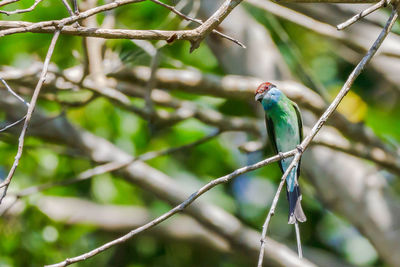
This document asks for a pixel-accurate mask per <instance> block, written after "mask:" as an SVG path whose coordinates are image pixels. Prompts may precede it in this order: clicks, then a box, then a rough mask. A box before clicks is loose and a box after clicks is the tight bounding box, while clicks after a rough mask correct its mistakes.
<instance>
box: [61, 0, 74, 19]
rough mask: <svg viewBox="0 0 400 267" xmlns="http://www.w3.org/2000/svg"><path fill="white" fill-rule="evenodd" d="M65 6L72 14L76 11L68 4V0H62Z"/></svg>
mask: <svg viewBox="0 0 400 267" xmlns="http://www.w3.org/2000/svg"><path fill="white" fill-rule="evenodd" d="M61 1H62V2H63V4H64V6H65V8H66V9H67V11H68V13H69V15H70V16H73V15H74V11H72V8H71V7H70V5H69V4H68V2H67V0H61Z"/></svg>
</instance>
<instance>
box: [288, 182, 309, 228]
mask: <svg viewBox="0 0 400 267" xmlns="http://www.w3.org/2000/svg"><path fill="white" fill-rule="evenodd" d="M286 194H287V199H288V201H289V221H288V224H294V223H295V222H296V221H297V222H305V221H306V220H307V218H306V215H305V214H304V211H303V208H302V207H301V192H300V187H299V185H298V184H295V185H294V187H293V188H292V191H289V187H287V191H286Z"/></svg>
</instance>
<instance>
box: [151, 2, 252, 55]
mask: <svg viewBox="0 0 400 267" xmlns="http://www.w3.org/2000/svg"><path fill="white" fill-rule="evenodd" d="M150 1H152V2H154V3H156V4H158V5H160V6H163V7H165V8H167V9H169V10H171V11H172V12H174V13H175V14H176V15H178V16H179V17H181V18H183V19H185V20H188V21H192V22H195V23H197V24H199V25H201V24H203V23H204V22H203V21H202V20H201V19H195V18H192V17H190V16H188V15H185V14H183V13H182V12H180V11H179V10H178V9H176V8H175V7H173V6H170V5H167V4H165V3H163V2H161V1H158V0H150ZM212 33H214V34H216V35H218V36H220V37H222V38H225V39H227V40H229V41H232V42H234V43H235V44H237V45H239V46H240V47H242V48H246V46H245V45H244V44H243V43H241V42H240V41H239V40H237V39H235V38H233V37H230V36H228V35H226V34H223V33H222V32H220V31H217V30H212Z"/></svg>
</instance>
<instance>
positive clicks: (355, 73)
mask: <svg viewBox="0 0 400 267" xmlns="http://www.w3.org/2000/svg"><path fill="white" fill-rule="evenodd" d="M397 16H398V14H397V11H396V9H393V10H392V13H391V15H390V17H389V19H388V20H387V22H386V25H385V27H384V28H383V30H382V31H381V33H380V34H379V36H378V38H377V39H376V41H375V42H374V44H373V45H372V47H371V48H370V49H369V50H368V52H367V54H366V55H365V56H364V57H363V59H362V60H361V61H360V63H358V65H357V66H356V67H355V69H354V70H353V71H352V73H351V74H350V75H349V77H348V78H347V80H346V82H345V84H344V85H343V87H342V89H341V90H340V91H339V93H338V95H337V96H336V97H335V99H334V100H333V101H332V103H331V104H330V105H329V107H328V108H327V109H326V111H325V112H324V114H322V116H321V117H320V118H319V119H318V121H317V123H316V124H315V125H314V126H313V128H312V129H311V131H310V133H309V134H308V135H307V136H306V137H305V138H304V140H303V141H302V142H301V144H300V145H299V147H298V151H297V152H296V154H295V156H294V159H293V160H292V162H291V163H290V165H289V167H288V168H287V170H286V171H285V173H284V174H283V175H282V178H281V182H280V183H279V187H278V190H277V191H276V193H275V196H274V199H273V201H272V205H271V208H270V211H269V212H268V215H267V218H266V220H265V223H264V225H263V231H262V236H261V247H260V255H259V259H258V267H262V263H263V260H264V247H265V238H266V235H267V230H268V225H269V222H270V220H271V217H272V216H273V215H274V213H275V208H276V205H277V203H278V199H279V195H280V192H281V191H282V188H283V185H284V183H285V179H286V177H287V176H288V174H289V172H290V171H291V170H292V169H293V168H294V167H295V166H296V165H297V164H298V162H299V160H300V158H301V155H302V154H303V153H304V151H305V149H307V147H308V146H309V145H310V143H311V141H312V140H313V139H314V137H315V136H316V134H317V133H318V132H319V130H320V129H321V128H322V126H323V125H324V124H325V122H326V121H327V120H328V119H329V117H330V116H331V115H332V113H333V112H334V111H335V110H336V108H337V107H338V105H339V104H340V102H341V101H342V99H343V98H344V97H345V96H346V94H347V93H348V92H349V90H350V88H351V86H352V84H353V83H354V81H355V80H356V78H357V77H358V75H360V73H361V72H362V71H363V70H364V68H365V66H366V65H367V64H368V63H369V62H370V60H371V58H372V57H373V56H374V55H375V53H376V51H377V50H378V48H379V47H380V46H381V44H382V42H383V41H384V39H385V38H386V36H387V35H388V34H389V32H390V30H391V29H392V26H393V25H394V23H395V21H396V19H397Z"/></svg>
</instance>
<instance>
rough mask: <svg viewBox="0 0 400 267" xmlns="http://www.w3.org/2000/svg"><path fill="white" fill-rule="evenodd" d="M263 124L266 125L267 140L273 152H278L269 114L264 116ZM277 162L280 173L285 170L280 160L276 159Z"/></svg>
mask: <svg viewBox="0 0 400 267" xmlns="http://www.w3.org/2000/svg"><path fill="white" fill-rule="evenodd" d="M265 124H266V125H267V132H268V138H269V141H270V142H271V145H272V149H273V150H274V152H275V154H278V152H279V151H278V146H277V145H276V141H275V140H276V136H275V127H274V123H273V121H272V119H270V118H269V116H268V115H267V116H265ZM278 163H279V168H280V169H281V171H282V173H284V172H285V171H284V170H283V168H282V163H281V161H278Z"/></svg>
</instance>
